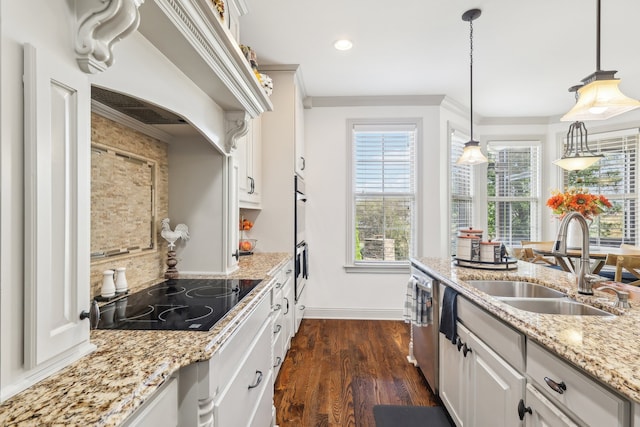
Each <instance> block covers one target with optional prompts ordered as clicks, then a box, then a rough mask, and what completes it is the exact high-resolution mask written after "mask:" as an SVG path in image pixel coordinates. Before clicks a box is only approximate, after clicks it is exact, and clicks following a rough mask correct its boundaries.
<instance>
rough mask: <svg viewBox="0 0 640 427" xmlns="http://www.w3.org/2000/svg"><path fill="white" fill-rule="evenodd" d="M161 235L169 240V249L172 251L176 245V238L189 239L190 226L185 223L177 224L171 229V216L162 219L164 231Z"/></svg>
mask: <svg viewBox="0 0 640 427" xmlns="http://www.w3.org/2000/svg"><path fill="white" fill-rule="evenodd" d="M160 235H161V236H162V238H163V239H164V240H166V241H167V242H169V250H170V251H172V250H173V249H174V248H175V247H176V243H175V242H176V240H178V239H182V240H184V241H187V240H189V227H187V226H186V225H184V224H178V225H176V228H175V230H173V231H171V227H169V218H165V219H163V220H162V231H161V232H160Z"/></svg>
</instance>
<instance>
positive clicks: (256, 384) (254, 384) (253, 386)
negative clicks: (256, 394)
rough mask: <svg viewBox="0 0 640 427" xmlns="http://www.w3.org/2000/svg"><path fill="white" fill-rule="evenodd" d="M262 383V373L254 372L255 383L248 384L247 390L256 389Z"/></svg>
mask: <svg viewBox="0 0 640 427" xmlns="http://www.w3.org/2000/svg"><path fill="white" fill-rule="evenodd" d="M261 382H262V371H258V370H256V381H255V382H254V383H253V384H249V389H252V388H256V387H258V386H259V385H260V383H261Z"/></svg>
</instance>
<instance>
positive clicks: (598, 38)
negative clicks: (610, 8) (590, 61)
mask: <svg viewBox="0 0 640 427" xmlns="http://www.w3.org/2000/svg"><path fill="white" fill-rule="evenodd" d="M598 71H601V70H600V0H597V8H596V72H598Z"/></svg>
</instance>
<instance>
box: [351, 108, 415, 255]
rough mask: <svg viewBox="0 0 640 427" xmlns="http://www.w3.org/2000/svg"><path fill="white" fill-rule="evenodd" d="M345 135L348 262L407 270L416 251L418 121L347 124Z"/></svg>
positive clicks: (355, 122)
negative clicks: (348, 160)
mask: <svg viewBox="0 0 640 427" xmlns="http://www.w3.org/2000/svg"><path fill="white" fill-rule="evenodd" d="M349 130H350V134H351V135H350V137H351V156H350V157H351V180H350V182H351V189H350V194H351V212H352V215H351V219H350V224H349V230H350V239H349V246H350V250H349V251H348V253H349V257H350V262H351V263H353V264H354V265H357V264H361V265H374V264H382V265H389V264H394V263H396V264H402V265H405V264H406V261H407V260H408V259H409V257H410V256H412V255H413V254H414V250H415V238H416V226H415V218H416V212H415V210H416V208H415V206H416V179H415V169H416V168H415V158H416V155H415V151H416V141H417V140H418V131H419V120H405V121H349Z"/></svg>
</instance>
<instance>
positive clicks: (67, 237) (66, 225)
mask: <svg viewBox="0 0 640 427" xmlns="http://www.w3.org/2000/svg"><path fill="white" fill-rule="evenodd" d="M24 70H25V74H24V86H25V100H24V101H25V102H24V117H25V148H24V150H25V206H24V207H25V301H24V302H25V319H24V320H25V331H24V343H25V348H24V351H25V352H24V360H25V368H26V369H30V370H33V371H37V372H40V373H43V372H44V373H49V374H50V373H52V372H53V371H55V370H56V369H58V368H61V367H62V364H64V363H69V361H70V360H75V359H77V358H79V357H81V356H82V355H84V354H86V353H87V352H89V351H91V350H92V349H94V347H93V346H92V345H90V344H89V326H90V325H89V320H88V319H86V318H85V319H82V318H81V313H82V312H83V311H86V312H88V311H89V306H90V295H89V293H90V289H89V251H90V249H89V247H90V243H89V235H90V192H91V189H90V182H91V175H90V164H91V158H90V145H91V140H90V115H89V114H90V86H89V82H88V79H87V75H86V74H84V73H83V72H82V71H81V70H80V69H79V68H78V67H77V66H76V65H75V64H74V63H69V62H64V61H63V60H60V59H58V58H57V57H55V56H54V55H53V54H51V53H49V52H47V51H45V50H44V49H42V48H39V49H37V48H35V47H34V46H31V45H28V44H27V45H25V48H24ZM43 375H44V374H43ZM36 376H37V375H36Z"/></svg>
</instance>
